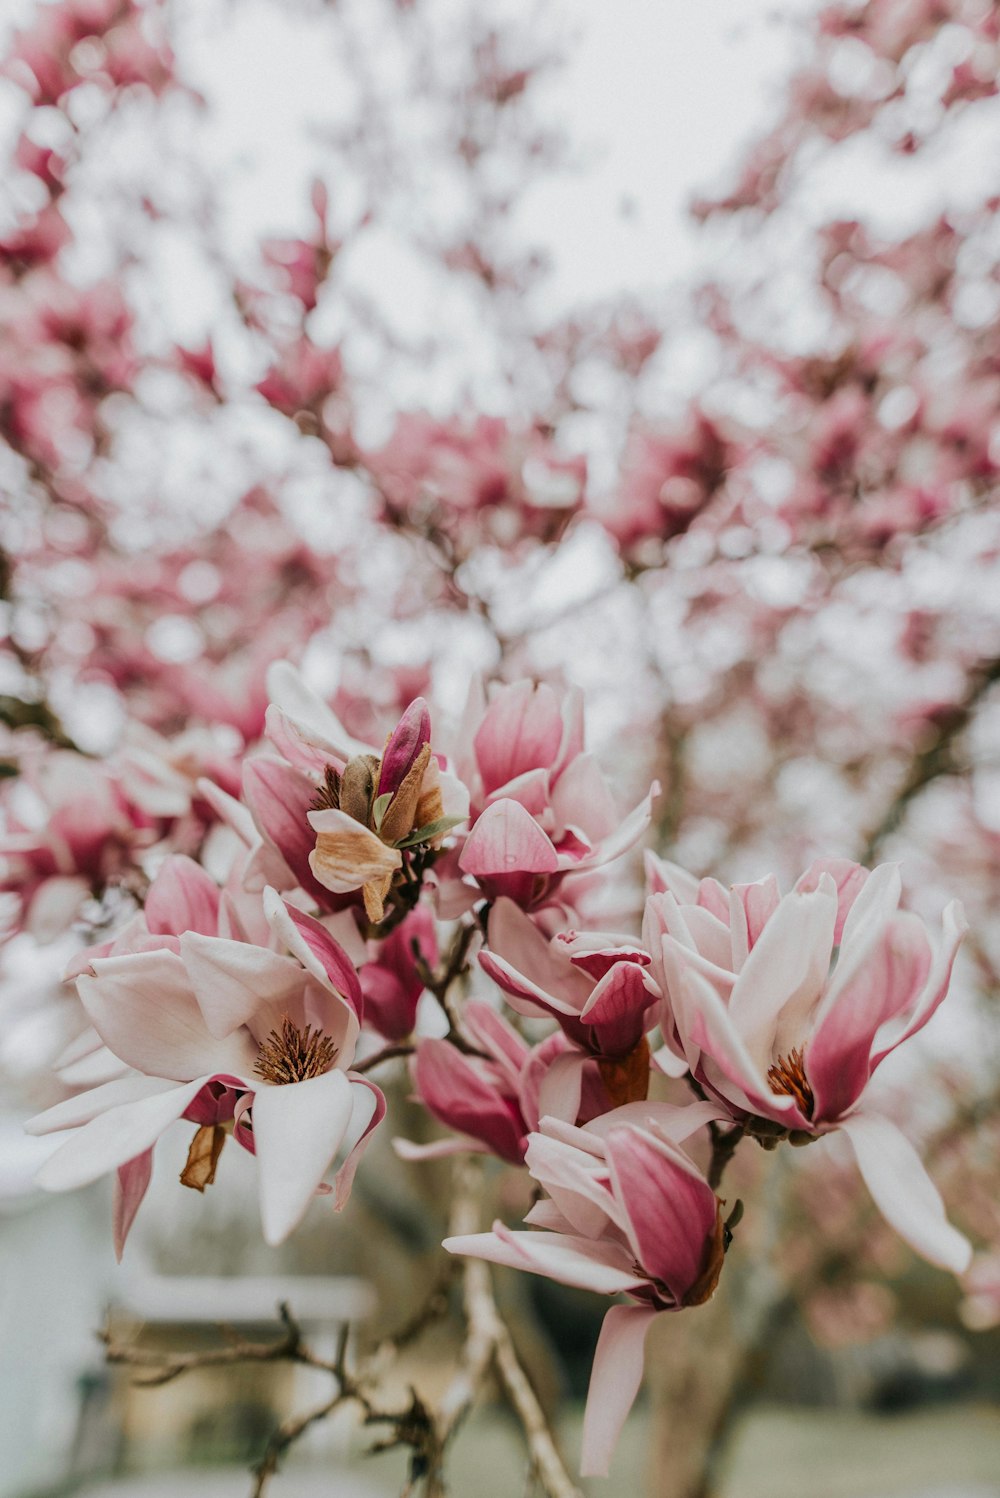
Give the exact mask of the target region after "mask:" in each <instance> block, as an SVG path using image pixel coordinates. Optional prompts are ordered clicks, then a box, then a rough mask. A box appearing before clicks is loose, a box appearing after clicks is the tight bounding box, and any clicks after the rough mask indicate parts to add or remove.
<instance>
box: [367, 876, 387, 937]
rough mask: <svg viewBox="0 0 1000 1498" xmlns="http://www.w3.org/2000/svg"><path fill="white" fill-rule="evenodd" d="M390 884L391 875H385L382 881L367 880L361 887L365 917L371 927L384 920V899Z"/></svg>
mask: <svg viewBox="0 0 1000 1498" xmlns="http://www.w3.org/2000/svg"><path fill="white" fill-rule="evenodd" d="M391 884H392V875H391V874H386V875H385V876H384V878H382V879H369V880H368V882H367V884H365V885H363V886H362V890H361V895H362V898H363V899H364V902H365V915H366V916H367V917H368V919H369V920H370V921H371V923H372V925H373V926H377V925H378V923H379V921H381V920H384V919H385V897H386V895H387V894H388V893H389V888H390V886H391Z"/></svg>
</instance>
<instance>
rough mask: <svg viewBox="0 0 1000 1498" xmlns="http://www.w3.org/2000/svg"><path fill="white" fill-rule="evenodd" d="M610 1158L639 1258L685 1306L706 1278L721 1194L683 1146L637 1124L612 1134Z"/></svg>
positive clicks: (609, 1143) (609, 1147)
mask: <svg viewBox="0 0 1000 1498" xmlns="http://www.w3.org/2000/svg"><path fill="white" fill-rule="evenodd" d="M607 1155H608V1165H609V1167H610V1170H611V1179H612V1181H613V1182H614V1187H615V1195H616V1196H617V1197H618V1199H619V1201H621V1202H622V1203H623V1205H624V1207H625V1210H626V1212H627V1213H628V1221H629V1225H630V1227H631V1232H630V1234H629V1237H630V1239H631V1241H632V1245H633V1247H634V1249H635V1253H636V1258H637V1259H638V1261H639V1263H640V1264H641V1265H642V1267H643V1269H645V1271H646V1273H647V1274H651V1275H652V1276H653V1277H654V1278H655V1279H658V1280H662V1281H663V1283H664V1284H665V1285H666V1286H667V1287H668V1288H669V1290H670V1293H671V1294H672V1295H673V1297H674V1299H675V1300H676V1301H677V1303H678V1305H680V1304H681V1303H682V1302H683V1300H684V1296H685V1295H686V1294H687V1292H688V1290H690V1288H691V1286H692V1285H693V1284H694V1283H695V1281H696V1280H697V1279H698V1277H699V1275H700V1274H701V1270H702V1265H703V1263H704V1259H705V1249H706V1245H707V1242H708V1239H709V1237H710V1236H711V1235H712V1233H713V1232H714V1230H715V1221H716V1200H715V1192H714V1191H713V1190H712V1188H711V1187H710V1186H709V1185H708V1183H707V1182H706V1181H705V1180H704V1179H703V1177H702V1176H701V1175H700V1174H699V1173H698V1171H697V1170H696V1169H695V1168H694V1166H693V1165H692V1163H691V1161H690V1160H688V1159H687V1157H686V1156H685V1155H684V1153H683V1151H681V1150H680V1148H679V1147H678V1146H676V1145H673V1144H670V1143H668V1142H667V1141H666V1140H663V1141H660V1140H656V1139H654V1138H653V1137H652V1136H651V1135H649V1134H646V1133H644V1132H643V1131H642V1130H640V1129H637V1128H635V1127H634V1126H631V1127H630V1126H624V1127H622V1128H617V1129H612V1130H611V1132H610V1133H609V1134H608V1138H607Z"/></svg>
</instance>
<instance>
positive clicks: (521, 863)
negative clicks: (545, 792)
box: [459, 800, 559, 878]
mask: <svg viewBox="0 0 1000 1498" xmlns="http://www.w3.org/2000/svg"><path fill="white" fill-rule="evenodd" d="M459 867H460V868H461V869H462V870H463V872H464V873H466V874H472V875H473V876H474V877H475V878H483V877H487V878H489V877H495V876H497V875H504V874H518V873H525V874H552V873H554V872H555V871H556V869H557V868H558V867H559V859H558V857H557V856H556V851H555V849H554V848H553V846H552V844H551V842H550V841H549V839H548V838H547V837H546V836H545V833H544V832H543V831H542V829H541V828H540V827H539V825H538V823H537V822H536V821H535V820H534V818H533V817H531V816H530V815H529V814H528V812H526V811H525V809H524V807H523V806H521V805H520V803H519V802H517V801H507V800H504V801H495V802H494V803H493V805H492V806H488V807H487V808H486V810H485V811H484V812H483V814H482V816H481V817H479V819H478V820H477V822H476V823H475V826H474V827H473V828H472V831H471V832H470V833H469V836H468V838H467V839H466V842H465V847H464V848H463V849H462V855H461V857H460V859H459Z"/></svg>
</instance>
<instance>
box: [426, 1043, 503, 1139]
mask: <svg viewBox="0 0 1000 1498" xmlns="http://www.w3.org/2000/svg"><path fill="white" fill-rule="evenodd" d="M413 1080H414V1083H415V1085H416V1088H417V1091H418V1092H419V1094H420V1097H421V1098H422V1100H423V1102H424V1104H425V1106H426V1107H427V1108H428V1109H429V1111H430V1112H431V1113H433V1115H434V1117H435V1118H436V1119H438V1121H439V1122H440V1123H443V1124H444V1125H445V1127H446V1128H449V1129H456V1130H457V1131H458V1132H459V1133H462V1134H469V1135H471V1136H472V1138H473V1139H481V1140H482V1141H483V1143H484V1144H487V1145H488V1146H489V1148H490V1149H491V1150H493V1151H494V1152H495V1153H496V1154H498V1155H499V1156H500V1157H501V1159H503V1160H509V1161H511V1162H512V1163H514V1164H520V1162H521V1160H522V1158H523V1155H524V1124H523V1121H522V1119H521V1117H520V1115H519V1112H518V1109H517V1105H516V1104H515V1103H514V1102H513V1100H512V1099H511V1098H509V1097H506V1096H504V1095H503V1094H502V1093H501V1092H500V1090H499V1087H498V1085H497V1082H496V1081H495V1080H493V1079H492V1078H491V1077H490V1076H489V1073H488V1071H487V1070H486V1067H485V1064H484V1065H483V1067H482V1069H480V1066H478V1065H477V1064H476V1063H475V1061H474V1060H473V1059H472V1058H470V1057H467V1056H464V1055H462V1054H461V1052H459V1051H456V1049H455V1047H454V1046H453V1045H451V1044H450V1042H448V1041H446V1040H437V1039H434V1038H429V1039H427V1040H422V1041H421V1042H420V1044H419V1046H418V1047H417V1053H416V1055H415V1057H414V1058H413Z"/></svg>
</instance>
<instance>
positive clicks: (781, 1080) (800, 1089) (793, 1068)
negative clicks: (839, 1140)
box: [767, 1050, 816, 1118]
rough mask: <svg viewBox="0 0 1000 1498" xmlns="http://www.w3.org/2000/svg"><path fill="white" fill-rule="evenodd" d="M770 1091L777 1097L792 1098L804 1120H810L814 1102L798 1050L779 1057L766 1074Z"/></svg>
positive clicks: (800, 1053)
mask: <svg viewBox="0 0 1000 1498" xmlns="http://www.w3.org/2000/svg"><path fill="white" fill-rule="evenodd" d="M767 1080H768V1083H769V1085H770V1088H771V1091H772V1092H773V1093H775V1094H776V1095H778V1096H784V1097H793V1098H794V1099H795V1101H796V1102H797V1103H798V1105H799V1109H800V1111H801V1112H802V1113H803V1114H804V1115H805V1117H806V1118H812V1113H813V1108H814V1107H815V1106H816V1100H815V1098H814V1097H813V1090H812V1088H811V1087H810V1086H809V1079H808V1077H807V1076H806V1072H805V1056H804V1053H803V1052H802V1051H800V1050H794V1051H789V1053H788V1055H787V1056H779V1057H778V1060H777V1062H776V1063H775V1065H774V1066H772V1067H770V1068H769V1070H768V1073H767Z"/></svg>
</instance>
